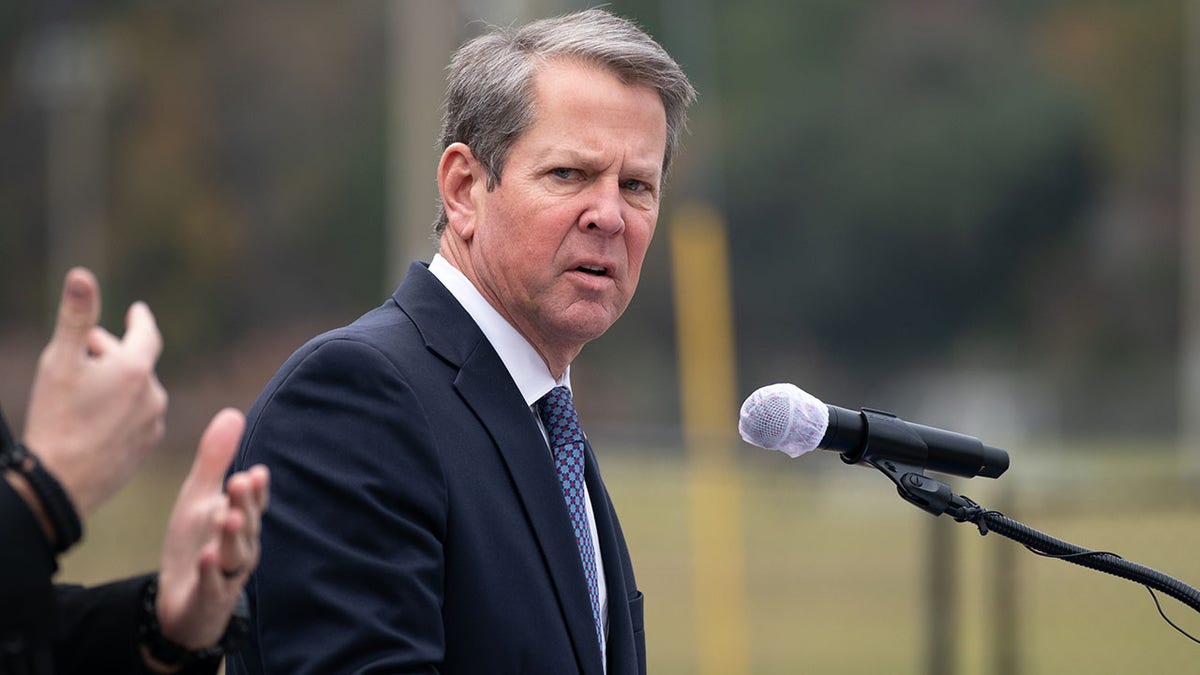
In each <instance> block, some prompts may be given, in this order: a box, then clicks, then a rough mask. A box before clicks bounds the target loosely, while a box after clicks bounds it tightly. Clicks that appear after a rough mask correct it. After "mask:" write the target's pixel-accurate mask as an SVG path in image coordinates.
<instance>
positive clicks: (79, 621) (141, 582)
mask: <svg viewBox="0 0 1200 675" xmlns="http://www.w3.org/2000/svg"><path fill="white" fill-rule="evenodd" d="M150 578H151V576H150V575H144V576H139V577H133V578H130V579H123V580H121V581H114V582H112V583H108V584H104V585H102V586H95V587H91V588H85V587H83V586H74V585H59V586H57V587H55V593H56V595H57V600H58V603H57V604H58V634H57V639H56V640H55V643H54V664H55V673H58V675H68V674H70V673H146V672H151V671H149V670H147V669H146V667H145V662H144V661H143V660H142V655H141V650H140V648H139V647H138V638H137V625H138V613H139V611H140V609H141V599H142V588H143V587H144V586H145V584H146V582H147V581H148V580H149V579H150Z"/></svg>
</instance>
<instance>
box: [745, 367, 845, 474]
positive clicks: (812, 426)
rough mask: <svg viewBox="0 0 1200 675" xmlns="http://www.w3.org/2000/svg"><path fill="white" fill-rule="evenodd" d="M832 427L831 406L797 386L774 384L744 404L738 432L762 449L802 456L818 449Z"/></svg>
mask: <svg viewBox="0 0 1200 675" xmlns="http://www.w3.org/2000/svg"><path fill="white" fill-rule="evenodd" d="M828 427H829V407H828V406H826V405H825V404H824V403H821V401H820V400H819V399H817V397H815V396H813V395H812V394H809V393H807V392H805V391H804V390H803V389H801V388H799V387H797V386H796V385H794V384H786V383H783V384H771V385H767V386H765V387H763V388H761V389H759V390H758V391H756V392H754V393H753V394H750V397H749V398H747V399H746V402H745V403H743V404H742V410H741V418H740V419H739V420H738V433H740V434H741V435H742V440H744V441H746V442H747V443H750V444H752V445H757V446H758V447H760V448H767V449H769V450H779V451H780V452H783V453H784V454H786V455H788V456H789V457H799V456H800V455H803V454H804V453H806V452H811V451H812V450H816V449H817V446H818V445H819V444H820V442H821V439H822V438H824V437H825V430H826V429H827V428H828Z"/></svg>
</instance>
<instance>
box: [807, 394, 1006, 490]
mask: <svg viewBox="0 0 1200 675" xmlns="http://www.w3.org/2000/svg"><path fill="white" fill-rule="evenodd" d="M827 407H828V408H829V426H828V427H826V429H825V435H824V437H822V438H821V442H820V444H819V445H818V447H821V448H825V449H827V450H835V451H837V452H840V453H842V461H844V462H846V463H847V464H856V463H858V462H860V461H866V462H868V463H870V464H876V463H877V462H880V461H885V460H891V461H894V462H896V463H899V464H904V465H908V466H916V467H924V468H928V469H931V470H933V471H939V472H941V473H947V474H951V475H954V476H964V477H966V478H974V477H975V476H984V477H987V478H999V477H1000V475H1001V474H1003V473H1004V472H1005V470H1007V469H1008V453H1007V452H1005V451H1004V450H1001V449H1000V448H996V447H993V446H990V445H984V444H983V442H982V441H980V440H979V439H978V438H975V437H974V436H967V435H965V434H959V433H955V432H953V431H946V430H944V429H937V428H935V427H928V426H925V425H923V424H913V423H912V422H905V421H904V420H902V419H900V418H899V417H896V416H895V415H893V414H891V413H888V412H883V411H880V410H872V409H870V408H863V409H862V411H855V410H847V409H846V408H839V407H838V406H834V405H830V406H827Z"/></svg>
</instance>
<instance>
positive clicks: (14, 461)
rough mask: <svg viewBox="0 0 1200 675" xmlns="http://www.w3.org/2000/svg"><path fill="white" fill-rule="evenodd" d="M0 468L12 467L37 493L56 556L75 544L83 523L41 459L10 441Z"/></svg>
mask: <svg viewBox="0 0 1200 675" xmlns="http://www.w3.org/2000/svg"><path fill="white" fill-rule="evenodd" d="M0 470H12V471H16V472H17V473H19V474H21V475H22V476H24V477H25V480H26V482H28V483H29V487H31V488H32V489H33V492H34V494H35V495H37V498H38V501H39V502H41V504H42V510H43V511H45V512H46V517H48V518H49V519H50V524H51V525H52V526H53V527H54V534H55V540H54V553H55V554H56V555H57V554H59V553H62V552H63V551H66V550H67V549H69V548H71V547H72V546H74V545H75V543H76V542H78V541H79V539H80V538H81V537H82V536H83V523H81V522H80V521H79V513H78V512H76V511H75V505H74V504H72V503H71V498H70V497H68V496H67V492H66V490H64V489H63V486H62V484H61V483H59V482H58V480H57V479H55V478H54V476H52V475H50V472H49V471H47V470H46V467H45V466H42V462H41V460H39V459H38V457H37V455H35V454H33V453H32V452H31V451H30V450H29V448H27V447H25V445H24V444H23V443H10V444H8V445H7V447H5V448H4V450H3V452H2V453H0Z"/></svg>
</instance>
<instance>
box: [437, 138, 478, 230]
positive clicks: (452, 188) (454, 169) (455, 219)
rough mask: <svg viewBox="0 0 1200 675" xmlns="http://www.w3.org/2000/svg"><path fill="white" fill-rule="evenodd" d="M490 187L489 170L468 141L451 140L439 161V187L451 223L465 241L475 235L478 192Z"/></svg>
mask: <svg viewBox="0 0 1200 675" xmlns="http://www.w3.org/2000/svg"><path fill="white" fill-rule="evenodd" d="M486 187H487V170H486V169H484V167H483V165H482V164H481V163H480V162H479V160H477V159H475V153H473V152H471V148H469V147H468V146H467V145H466V144H465V143H451V144H450V146H449V147H447V148H446V150H445V152H443V153H442V160H441V161H440V162H438V191H439V192H441V195H442V207H443V208H444V209H445V210H446V218H447V220H448V224H447V227H449V228H450V229H451V230H453V231H454V234H455V235H456V236H457V237H458V238H459V239H462V240H463V241H470V239H471V237H473V236H474V235H475V217H476V213H477V211H478V204H477V203H476V195H478V194H479V193H480V191H481V190H485V189H486Z"/></svg>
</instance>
